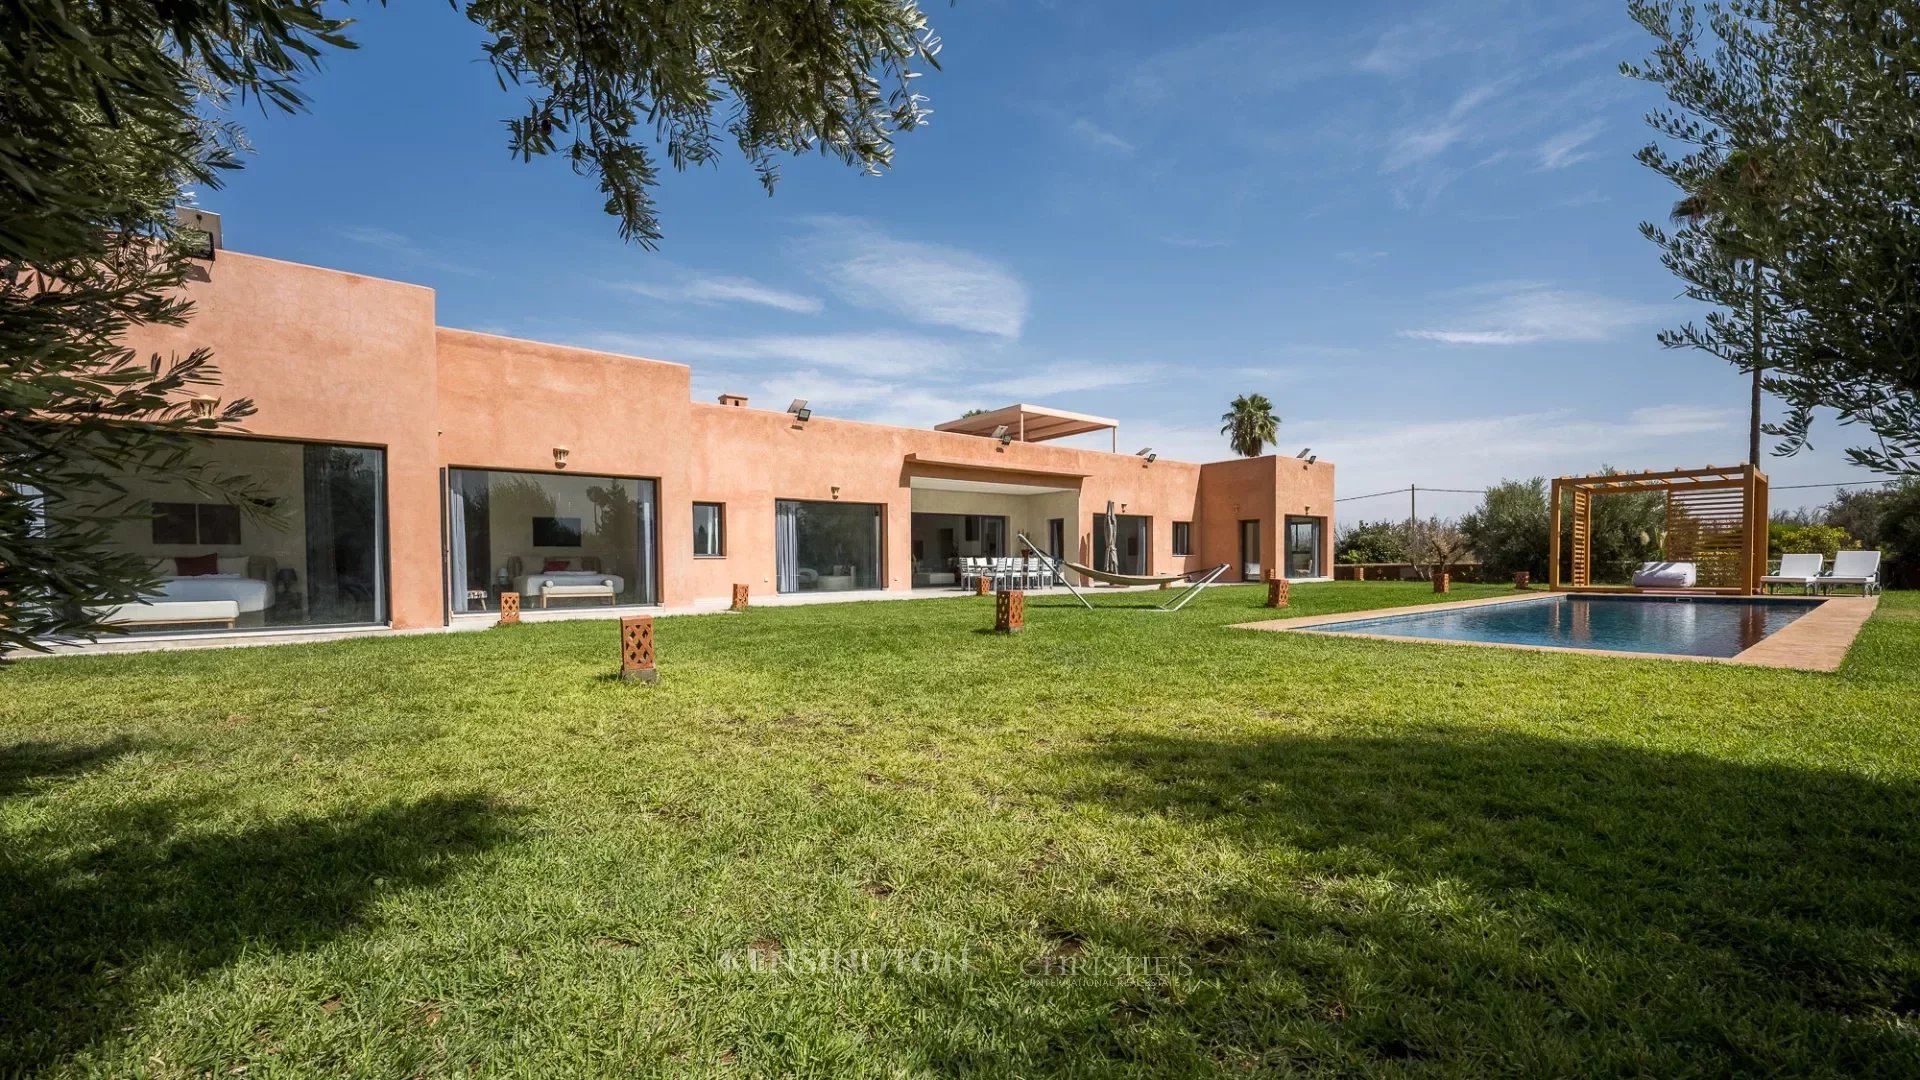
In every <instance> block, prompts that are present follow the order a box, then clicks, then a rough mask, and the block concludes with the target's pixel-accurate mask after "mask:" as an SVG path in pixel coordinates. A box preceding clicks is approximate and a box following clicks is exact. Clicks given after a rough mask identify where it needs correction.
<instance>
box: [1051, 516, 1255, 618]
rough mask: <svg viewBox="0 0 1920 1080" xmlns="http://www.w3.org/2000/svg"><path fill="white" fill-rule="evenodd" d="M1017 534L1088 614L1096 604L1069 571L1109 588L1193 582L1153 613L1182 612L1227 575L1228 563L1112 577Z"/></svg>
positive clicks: (1112, 575) (1105, 572) (1103, 571)
mask: <svg viewBox="0 0 1920 1080" xmlns="http://www.w3.org/2000/svg"><path fill="white" fill-rule="evenodd" d="M1014 535H1015V536H1016V537H1018V538H1019V540H1020V543H1021V544H1022V545H1023V546H1025V547H1026V549H1027V550H1028V551H1031V552H1033V553H1034V555H1036V556H1038V557H1039V558H1041V559H1044V560H1046V561H1047V562H1048V563H1051V564H1052V565H1053V572H1054V576H1055V577H1056V578H1057V579H1058V580H1059V582H1060V584H1062V585H1065V586H1066V587H1067V591H1068V592H1070V593H1072V594H1073V596H1074V599H1076V600H1078V601H1080V602H1081V603H1082V604H1084V605H1086V608H1087V610H1089V611H1091V610H1093V603H1092V602H1091V601H1089V600H1088V599H1087V598H1086V597H1084V596H1082V595H1080V590H1079V589H1076V588H1074V587H1073V582H1071V581H1068V580H1067V575H1066V571H1067V570H1071V571H1073V572H1074V573H1076V574H1079V575H1080V576H1081V577H1083V578H1090V579H1092V580H1094V581H1104V582H1106V583H1107V584H1109V585H1131V586H1141V585H1171V584H1173V583H1174V582H1176V581H1186V580H1187V579H1188V578H1192V579H1194V580H1192V581H1191V582H1188V584H1187V587H1186V588H1185V589H1182V590H1181V591H1180V594H1179V595H1178V596H1175V597H1174V598H1173V599H1171V600H1169V601H1167V602H1166V603H1164V604H1161V605H1159V606H1158V607H1157V608H1155V609H1154V610H1156V611H1179V610H1180V609H1181V608H1182V607H1184V606H1185V605H1186V602H1187V601H1189V600H1191V599H1193V598H1194V596H1195V595H1197V594H1198V593H1199V592H1200V590H1201V589H1203V588H1205V587H1207V586H1208V585H1211V584H1213V583H1214V582H1215V581H1216V580H1218V579H1219V577H1220V575H1221V574H1224V573H1226V572H1227V564H1226V563H1221V564H1220V565H1219V566H1216V567H1214V568H1212V569H1211V570H1189V571H1187V572H1186V573H1184V574H1110V573H1108V572H1107V571H1105V570H1095V569H1094V568H1093V567H1091V566H1082V565H1080V564H1079V563H1072V562H1067V561H1066V560H1064V559H1056V558H1054V557H1053V556H1051V555H1049V554H1047V553H1046V552H1045V551H1042V550H1041V549H1040V546H1039V545H1038V544H1035V543H1034V542H1033V541H1031V540H1029V539H1027V534H1026V533H1015V534H1014Z"/></svg>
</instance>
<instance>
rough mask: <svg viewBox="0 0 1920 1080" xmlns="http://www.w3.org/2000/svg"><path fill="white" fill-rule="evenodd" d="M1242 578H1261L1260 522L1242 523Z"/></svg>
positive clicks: (1255, 579)
mask: <svg viewBox="0 0 1920 1080" xmlns="http://www.w3.org/2000/svg"><path fill="white" fill-rule="evenodd" d="M1240 580H1241V581H1259V580H1260V522H1259V521H1257V520H1248V521H1242V522H1241V523H1240Z"/></svg>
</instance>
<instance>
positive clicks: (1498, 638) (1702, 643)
mask: <svg viewBox="0 0 1920 1080" xmlns="http://www.w3.org/2000/svg"><path fill="white" fill-rule="evenodd" d="M1820 603H1821V601H1819V600H1800V599H1788V598H1784V597H1782V598H1768V599H1758V598H1749V597H1721V596H1698V597H1695V596H1592V595H1580V594H1562V595H1558V596H1543V597H1540V598H1538V599H1531V600H1517V601H1514V602H1512V603H1503V604H1489V605H1487V606H1484V607H1470V608H1454V609H1452V610H1449V611H1428V612H1419V613H1415V614H1408V615H1389V616H1382V617H1379V618H1372V619H1355V620H1352V621H1348V622H1334V623H1323V624H1321V625H1319V626H1314V627H1311V628H1310V629H1308V628H1303V629H1308V632H1310V633H1325V634H1370V635H1377V636H1383V637H1404V638H1427V639H1438V640H1441V641H1477V642H1482V643H1488V644H1496V645H1545V646H1551V647H1556V648H1563V649H1604V650H1608V651H1612V652H1640V653H1661V654H1665V655H1669V656H1714V657H1733V656H1737V655H1739V654H1740V653H1742V652H1744V651H1746V650H1747V649H1750V648H1752V647H1753V646H1754V645H1756V644H1758V643H1759V642H1760V641H1761V640H1762V639H1763V638H1766V637H1767V636H1769V635H1771V634H1774V633H1776V632H1778V631H1779V630H1780V629H1781V628H1782V627H1785V626H1786V625H1788V624H1789V623H1791V622H1793V621H1794V620H1795V619H1798V618H1799V617H1800V616H1802V615H1805V614H1806V613H1807V612H1809V611H1812V610H1813V609H1814V608H1816V607H1818V606H1820Z"/></svg>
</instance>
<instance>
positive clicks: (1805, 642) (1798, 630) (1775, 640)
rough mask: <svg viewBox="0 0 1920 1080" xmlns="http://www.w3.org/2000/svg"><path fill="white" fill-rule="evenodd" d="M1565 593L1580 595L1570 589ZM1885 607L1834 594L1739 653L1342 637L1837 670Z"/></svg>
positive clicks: (1285, 625)
mask: <svg viewBox="0 0 1920 1080" xmlns="http://www.w3.org/2000/svg"><path fill="white" fill-rule="evenodd" d="M1550 595H1555V594H1552V593H1545V592H1526V593H1515V594H1513V595H1512V596H1489V597H1484V598H1482V599H1479V600H1456V601H1453V602H1451V603H1444V604H1414V605H1412V606H1409V607H1396V608H1380V609H1378V610H1374V611H1348V612H1342V613H1341V614H1338V615H1308V616H1304V617H1302V618H1298V619H1266V620H1262V621H1260V622H1251V623H1239V624H1237V625H1236V626H1234V627H1233V629H1235V630H1274V631H1280V632H1282V633H1285V632H1289V631H1292V632H1309V633H1311V632H1313V631H1314V630H1315V629H1316V628H1318V627H1322V626H1326V625H1329V624H1331V623H1346V622H1357V621H1359V620H1361V619H1385V618H1390V617H1392V616H1395V615H1422V614H1428V613H1431V612H1435V611H1461V610H1465V609H1467V608H1477V607H1497V606H1499V605H1501V604H1515V603H1521V602H1524V601H1527V600H1539V599H1541V598H1543V597H1546V596H1550ZM1562 595H1579V594H1577V593H1568V594H1562ZM1878 606H1880V598H1879V597H1877V596H1830V597H1827V598H1825V600H1824V602H1822V603H1821V604H1819V606H1817V607H1815V608H1814V609H1813V610H1812V611H1809V612H1807V613H1806V614H1805V615H1802V616H1800V617H1799V618H1798V619H1795V620H1793V621H1792V622H1791V623H1788V624H1787V625H1786V626H1785V627H1783V628H1781V629H1780V630H1778V631H1776V632H1775V633H1773V634H1771V635H1769V636H1768V637H1767V638H1766V639H1764V640H1762V641H1761V642H1760V643H1759V644H1757V645H1754V646H1753V647H1752V648H1750V649H1747V650H1746V651H1744V652H1742V653H1740V654H1739V655H1737V656H1729V657H1722V656H1682V655H1677V654H1674V653H1648V652H1624V651H1621V650H1617V649H1579V648H1574V647H1573V646H1570V645H1521V644H1518V643H1514V642H1504V641H1455V640H1452V639H1450V638H1417V637H1405V636H1401V635H1394V634H1360V633H1342V634H1340V636H1341V637H1351V638H1367V639H1369V640H1373V641H1394V642H1399V643H1400V644H1403V645H1405V644H1414V645H1466V646H1469V647H1479V648H1492V649H1523V650H1525V651H1528V652H1554V653H1575V654H1578V655H1581V656H1610V657H1618V658H1621V659H1626V660H1679V661H1682V662H1685V663H1696V664H1744V665H1748V666H1751V667H1772V668H1791V669H1794V670H1798V671H1833V670H1834V669H1836V668H1838V667H1839V666H1840V663H1841V661H1843V660H1845V659H1846V658H1847V649H1848V647H1849V646H1851V645H1852V644H1853V639H1854V638H1855V637H1856V636H1857V635H1858V634H1859V633H1860V628H1861V627H1862V626H1865V625H1866V622H1867V620H1868V619H1869V618H1872V617H1873V611H1874V609H1875V608H1876V607H1878Z"/></svg>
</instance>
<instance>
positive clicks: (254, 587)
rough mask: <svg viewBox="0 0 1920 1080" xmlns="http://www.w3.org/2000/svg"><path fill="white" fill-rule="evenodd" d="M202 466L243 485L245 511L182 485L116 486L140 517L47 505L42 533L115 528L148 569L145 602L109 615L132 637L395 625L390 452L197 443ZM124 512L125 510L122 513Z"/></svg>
mask: <svg viewBox="0 0 1920 1080" xmlns="http://www.w3.org/2000/svg"><path fill="white" fill-rule="evenodd" d="M192 438H193V451H192V453H193V457H194V460H195V461H197V462H201V463H203V464H205V465H206V466H207V467H208V469H209V470H211V471H212V472H215V473H217V474H221V475H226V476H233V477H243V478H245V480H246V482H248V484H249V485H250V486H251V487H252V489H253V496H252V497H251V498H249V499H247V500H246V504H245V505H236V504H233V503H228V502H224V501H221V500H219V499H218V497H216V496H213V495H209V494H207V493H205V492H203V491H200V490H197V489H195V488H194V487H193V486H191V485H189V484H187V483H185V482H183V481H179V480H173V479H168V478H156V477H148V476H125V477H119V478H116V482H117V483H120V484H121V485H122V486H124V487H125V488H126V489H127V493H128V496H129V497H130V499H131V500H132V505H133V506H134V508H135V509H134V510H133V511H132V512H131V513H128V512H126V511H125V510H124V509H118V510H115V509H107V508H102V507H98V506H90V505H81V506H71V507H69V506H66V505H63V504H60V503H58V502H56V501H54V500H51V499H49V500H47V504H46V506H45V527H46V528H47V529H49V530H53V529H59V528H61V527H62V523H63V520H64V521H65V522H66V523H67V524H68V525H69V526H70V527H75V528H84V527H88V525H89V524H90V523H91V522H93V521H98V520H101V519H102V518H104V519H106V520H107V522H108V535H109V542H110V544H112V545H113V546H114V547H117V548H118V549H120V550H122V551H126V552H130V553H132V554H135V555H137V556H139V557H141V558H142V559H145V560H147V562H148V564H149V565H150V566H151V567H152V568H153V572H154V575H155V577H156V578H157V581H156V583H155V585H154V587H153V588H152V589H151V590H150V591H149V592H147V593H145V594H143V597H142V599H143V601H144V602H143V603H139V604H125V605H120V606H118V607H115V608H113V609H111V611H110V615H109V619H108V621H111V622H113V623H116V624H118V625H120V626H122V627H123V628H124V629H125V630H126V631H127V632H129V633H170V632H182V631H198V632H203V633H204V632H206V631H209V630H272V629H280V628H286V627H296V626H363V625H367V624H377V623H383V622H385V621H386V619H387V566H386V557H387V551H386V549H387V522H386V511H387V490H386V454H385V452H384V451H381V450H378V449H375V448H372V447H365V446H338V445H331V444H324V443H300V442H285V441H279V440H270V439H246V438H234V437H231V436H194V437H192ZM123 505H124V504H123Z"/></svg>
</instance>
